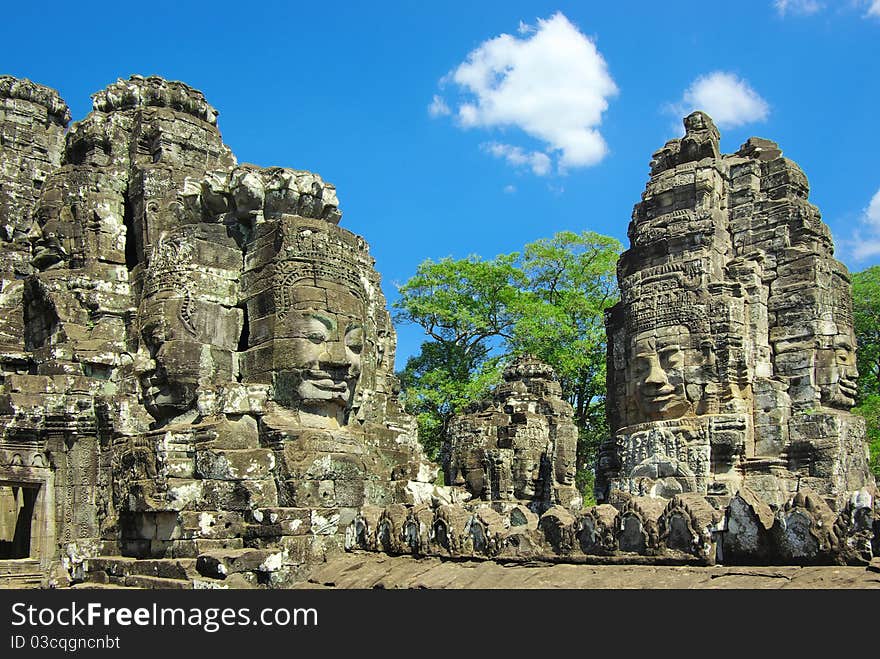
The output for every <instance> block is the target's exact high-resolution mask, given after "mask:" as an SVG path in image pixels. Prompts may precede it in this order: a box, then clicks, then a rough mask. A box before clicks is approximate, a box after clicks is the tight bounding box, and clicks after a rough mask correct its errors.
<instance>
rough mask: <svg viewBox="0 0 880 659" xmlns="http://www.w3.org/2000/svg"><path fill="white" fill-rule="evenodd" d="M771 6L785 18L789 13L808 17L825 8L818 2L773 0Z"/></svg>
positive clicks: (816, 0)
mask: <svg viewBox="0 0 880 659" xmlns="http://www.w3.org/2000/svg"><path fill="white" fill-rule="evenodd" d="M773 6H774V7H776V11H777V12H779V15H780V16H785V15H786V14H787V13H789V12H791V13H792V14H800V15H802V16H809V15H810V14H815V13H817V12H819V11H822V9H824V8H825V5H824V4H823V3H821V2H818V0H773Z"/></svg>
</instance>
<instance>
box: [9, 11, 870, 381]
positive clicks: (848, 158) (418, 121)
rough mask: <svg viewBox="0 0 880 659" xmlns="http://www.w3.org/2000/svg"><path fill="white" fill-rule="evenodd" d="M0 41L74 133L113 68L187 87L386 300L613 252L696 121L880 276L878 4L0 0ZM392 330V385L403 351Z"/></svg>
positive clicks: (13, 70)
mask: <svg viewBox="0 0 880 659" xmlns="http://www.w3.org/2000/svg"><path fill="white" fill-rule="evenodd" d="M147 8H149V11H148V10H147ZM503 35H506V36H503ZM0 39H2V44H3V45H2V50H0V53H2V57H0V73H8V74H11V75H15V76H19V77H27V78H30V79H32V80H34V81H36V82H40V83H42V84H46V85H49V86H51V87H54V88H56V89H58V90H59V91H60V93H61V95H62V96H63V98H64V99H65V100H66V101H67V102H68V104H69V105H70V107H71V112H72V115H73V118H74V120H77V119H82V118H83V117H84V116H85V115H86V114H87V112H88V111H89V110H90V107H91V101H90V99H89V95H90V94H92V93H94V92H96V91H98V90H100V89H102V88H103V87H105V86H106V85H108V84H109V83H111V82H113V81H114V80H116V79H117V78H119V77H122V78H127V77H128V76H129V75H131V74H133V73H138V74H142V75H151V74H156V75H161V76H164V77H167V78H170V79H176V80H182V81H184V82H186V83H188V84H190V85H192V86H193V87H196V88H198V89H200V90H202V91H203V92H204V93H205V95H206V97H207V99H208V101H209V102H210V103H211V104H212V105H214V106H215V107H216V108H217V109H218V110H219V111H220V117H219V126H220V130H221V132H222V133H223V136H224V139H225V141H226V142H227V144H229V145H230V146H231V147H232V149H233V151H234V152H235V154H236V156H237V157H238V159H239V162H251V163H255V164H258V165H262V166H270V165H277V166H284V167H294V168H299V169H309V170H311V171H314V172H317V173H319V174H320V175H321V176H322V177H323V178H324V179H325V180H327V181H330V182H332V183H334V184H336V186H337V187H338V190H339V198H340V203H341V208H342V210H343V213H344V215H343V219H342V225H343V226H345V227H346V228H348V229H349V230H351V231H354V232H356V233H359V234H361V235H363V236H364V237H365V238H366V239H367V240H368V241H369V243H370V245H371V249H372V252H373V255H374V256H375V258H376V261H377V268H378V270H379V272H380V273H381V274H382V276H383V285H384V289H385V293H386V295H387V296H388V298H389V301H392V300H394V299H395V298H396V288H395V284H399V283H402V282H404V281H405V280H406V279H407V278H408V277H409V276H410V275H412V273H413V272H414V271H415V268H416V266H417V265H418V264H419V263H420V262H421V261H422V260H424V259H425V258H429V257H430V258H433V259H438V258H441V257H444V256H453V257H456V258H458V257H464V256H467V255H468V254H479V255H481V256H484V257H491V256H494V255H496V254H498V253H501V252H510V251H515V250H517V249H520V248H521V247H522V246H523V244H525V243H527V242H529V241H532V240H535V239H538V238H543V237H549V236H551V235H552V234H553V233H555V232H556V231H560V230H563V229H566V230H574V231H581V230H585V229H589V230H593V231H597V232H600V233H604V234H608V235H611V236H615V237H616V238H618V239H619V240H621V242H623V243H624V245H626V244H627V241H626V228H627V223H628V221H629V217H630V213H631V211H632V207H633V204H634V203H636V202H637V201H638V200H639V195H640V194H641V192H642V190H643V188H644V184H645V182H646V180H647V173H648V162H649V161H650V157H651V153H652V152H653V151H654V150H656V149H657V148H659V147H660V146H662V145H663V143H664V142H665V141H666V140H667V139H670V138H672V137H676V136H678V135H680V134H681V132H682V130H681V122H680V120H681V116H682V115H683V114H684V113H686V112H687V111H688V110H690V109H692V107H694V106H696V105H699V106H700V107H701V109H706V110H708V111H709V112H710V114H713V116H714V117H715V119H716V122H717V123H719V127H720V128H721V132H722V149H723V150H724V151H726V152H731V151H735V150H736V149H737V148H738V147H739V145H740V144H742V143H743V142H744V141H745V140H746V139H747V138H748V137H749V136H751V135H758V136H761V137H766V138H768V139H772V140H774V141H776V142H778V143H779V145H780V146H781V148H782V149H783V151H784V153H785V154H786V155H787V156H788V157H790V158H793V159H794V160H795V161H797V162H798V163H799V164H800V165H801V167H802V168H803V169H804V171H805V172H806V174H807V176H808V178H809V180H810V183H811V186H812V196H811V199H812V201H813V202H814V203H815V204H817V205H818V206H819V208H820V209H821V210H822V213H823V217H824V219H825V221H826V222H827V223H828V224H829V226H830V227H831V230H832V232H833V234H834V236H835V240H836V242H837V245H838V250H837V255H838V258H840V259H841V260H842V261H844V263H846V264H847V266H848V267H849V268H850V269H851V270H853V271H857V270H862V269H864V268H866V267H868V266H871V265H876V264H878V263H880V167H878V165H877V160H878V153H880V130H878V129H877V120H878V105H880V0H837V1H832V0H827V1H820V0H744V1H742V2H737V3H714V2H713V3H707V2H699V1H691V0H667V1H666V2H663V3H658V2H647V1H646V2H637V1H631V2H617V3H611V2H585V1H583V0H581V1H580V2H553V3H546V2H520V1H516V0H507V1H504V2H488V1H486V2H473V1H472V2H443V3H424V2H415V1H414V2H378V1H374V2H353V1H352V2H328V1H324V2H302V3H301V2H280V3H278V2H260V3H249V4H246V3H241V2H228V3H227V2H212V3H204V2H200V3H186V2H164V1H154V2H150V3H130V4H125V5H118V4H115V3H113V4H111V3H93V2H77V3H75V4H70V3H57V4H53V3H51V2H49V3H14V4H12V5H11V6H9V7H7V8H5V10H4V21H3V23H2V25H0ZM398 333H399V340H400V341H399V343H400V345H399V350H398V367H402V366H403V364H404V363H405V360H406V358H407V357H408V356H409V355H411V354H413V353H414V352H416V351H417V350H418V346H419V343H420V341H421V335H420V332H419V331H418V330H417V329H415V328H411V327H410V328H406V327H398Z"/></svg>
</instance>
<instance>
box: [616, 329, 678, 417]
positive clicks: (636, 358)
mask: <svg viewBox="0 0 880 659" xmlns="http://www.w3.org/2000/svg"><path fill="white" fill-rule="evenodd" d="M691 352H692V351H691V349H690V332H689V331H688V329H687V328H686V327H683V326H680V325H679V326H673V327H661V328H658V329H656V330H648V331H645V332H641V333H639V334H637V335H636V336H635V337H634V339H633V341H632V353H631V356H632V358H631V374H630V378H629V381H630V383H631V386H632V387H633V388H634V392H633V393H634V395H635V399H636V404H637V405H638V408H639V410H640V411H641V413H642V414H643V415H644V417H645V420H648V421H657V420H661V419H676V418H678V417H681V416H685V415H686V414H688V413H689V412H691V411H692V409H693V406H692V404H691V403H690V401H689V400H688V399H687V395H686V392H685V385H686V382H685V373H686V372H687V367H688V365H689V361H692V355H690V353H691Z"/></svg>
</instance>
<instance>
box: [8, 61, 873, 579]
mask: <svg viewBox="0 0 880 659" xmlns="http://www.w3.org/2000/svg"><path fill="white" fill-rule="evenodd" d="M93 101H94V102H93V111H92V112H91V113H90V114H89V115H88V117H86V118H85V119H84V120H82V121H80V122H78V123H75V124H73V125H72V126H71V127H70V128H69V129H68V128H67V124H68V121H69V112H68V109H67V106H66V105H65V104H64V102H63V101H62V100H61V99H60V98H59V96H58V94H57V93H55V92H54V91H53V90H51V89H48V88H46V87H42V86H40V85H36V84H34V83H31V82H29V81H27V80H17V79H14V78H11V77H8V76H2V77H0V156H2V160H0V220H2V221H0V310H2V313H0V417H2V430H0V586H8V585H13V586H39V585H44V586H45V585H54V586H63V585H69V584H77V583H80V582H86V583H91V584H94V583H98V584H109V585H113V586H127V587H183V588H193V587H230V586H232V587H253V586H263V587H284V586H287V585H290V584H291V583H293V582H295V581H297V580H300V579H302V578H303V577H304V575H305V574H307V573H308V571H309V570H310V569H311V567H312V566H314V565H315V564H316V563H318V562H321V561H323V560H324V559H325V558H326V557H327V556H329V555H332V554H333V553H335V552H339V551H340V550H342V548H343V546H345V547H347V548H348V549H352V550H357V549H361V550H370V551H383V552H389V553H396V554H415V555H420V556H424V555H436V556H446V557H449V556H452V557H457V558H472V559H480V560H492V559H498V558H503V559H504V560H508V561H518V560H519V561H533V560H543V561H556V562H559V561H564V562H572V563H578V562H591V563H603V562H605V563H613V562H625V563H633V562H636V563H638V562H642V563H654V564H659V563H674V564H684V563H696V564H704V565H705V564H711V563H714V562H716V561H722V562H726V563H752V564H756V563H757V564H761V563H796V564H797V563H801V564H804V563H820V564H821V563H831V562H836V563H844V562H848V563H859V562H864V561H866V560H869V559H870V558H871V557H872V556H877V555H880V503H878V496H877V494H878V493H877V490H876V486H875V484H874V482H873V480H872V478H871V476H870V472H869V471H868V468H867V460H866V447H865V442H864V425H863V423H862V422H861V421H860V420H859V419H858V418H857V417H855V416H853V415H852V414H851V413H850V408H851V406H852V404H853V398H854V392H855V378H856V375H857V374H856V372H855V359H854V350H855V345H854V343H855V342H854V337H853V329H852V310H851V306H852V305H851V297H850V288H849V277H848V274H847V272H846V270H845V268H844V267H843V266H842V265H841V264H840V263H839V262H837V261H836V260H835V259H834V258H833V253H832V244H831V237H830V234H829V232H828V229H827V227H826V226H825V225H824V224H823V223H822V222H821V220H820V217H819V213H818V210H817V209H816V208H815V207H814V206H812V205H811V204H810V203H809V202H808V201H807V194H808V186H807V181H806V178H805V176H804V175H803V173H802V172H801V171H800V169H798V168H797V166H796V165H795V164H794V163H792V162H791V161H789V160H786V159H785V158H783V157H782V155H781V152H780V151H779V149H778V148H777V147H776V145H774V144H773V143H771V142H768V141H766V140H760V139H756V138H752V139H750V140H749V141H748V142H747V143H746V144H745V145H744V146H743V147H742V148H741V149H740V150H739V151H738V152H737V153H736V154H733V155H722V154H721V153H720V150H719V135H718V132H717V130H716V129H715V127H714V125H713V124H712V121H711V119H709V117H707V116H706V115H704V114H703V113H694V114H692V115H691V116H689V117H687V118H686V119H685V128H686V135H685V136H684V137H683V138H682V139H680V140H673V141H671V142H669V143H668V144H667V145H666V146H665V147H664V148H663V149H661V150H660V151H658V152H657V153H656V154H655V156H654V160H653V162H652V171H651V179H650V181H649V183H648V188H647V190H646V192H645V194H644V196H643V199H642V201H641V203H639V204H638V205H637V206H636V209H635V212H634V214H633V220H632V223H631V225H630V240H631V247H630V249H629V250H628V251H627V252H626V253H625V254H624V255H623V257H622V259H621V261H620V265H619V282H620V289H621V302H620V304H619V305H617V306H616V307H615V308H614V309H613V310H612V311H611V312H610V313H609V315H608V317H607V329H608V338H609V341H608V343H609V356H608V385H609V386H608V409H609V419H610V422H611V427H612V430H613V437H612V438H610V439H609V441H608V442H607V443H606V444H605V445H604V446H603V449H602V453H601V456H600V461H599V467H598V473H597V481H596V482H597V491H596V495H597V498H598V500H599V504H598V505H596V506H591V507H588V508H582V499H581V496H580V494H579V493H578V492H577V490H576V488H575V486H574V483H573V477H574V471H575V455H576V443H577V432H576V428H575V426H574V424H573V422H572V411H571V408H570V406H569V405H568V404H567V403H566V402H565V401H564V400H562V398H561V390H560V386H559V384H558V382H557V381H556V379H555V376H554V375H553V372H552V369H550V368H549V367H548V366H547V365H545V364H542V363H540V362H538V361H536V360H534V359H533V358H530V357H521V358H519V359H517V360H515V361H513V362H512V363H511V364H510V365H509V367H508V368H507V370H506V371H505V373H504V383H503V384H502V385H500V386H499V387H498V388H497V390H496V391H495V392H493V395H492V398H491V400H487V401H485V402H484V403H482V404H481V405H479V406H477V407H476V408H475V409H473V410H471V411H470V412H469V413H467V414H464V415H461V416H459V417H458V418H456V419H455V420H454V422H453V423H452V424H451V430H450V433H449V437H448V438H447V446H446V450H445V464H444V468H445V472H446V473H445V476H446V482H447V483H450V485H448V486H444V487H438V486H435V485H434V479H435V476H436V475H437V472H438V467H437V466H435V465H432V464H430V463H429V462H427V461H426V460H425V459H424V458H423V455H422V453H421V449H420V447H419V444H418V441H417V437H416V425H415V423H414V421H413V419H412V418H410V417H409V416H407V415H406V414H405V413H404V412H403V410H402V409H401V406H400V404H399V402H398V399H397V392H396V387H397V384H396V381H395V378H394V353H395V341H396V339H395V333H394V329H393V327H392V325H391V322H390V317H389V314H388V311H387V309H386V302H385V299H384V297H383V295H382V292H381V287H380V282H379V275H378V273H377V272H376V270H375V268H374V263H373V259H372V258H371V257H370V255H369V251H368V248H367V245H366V243H365V241H364V240H363V238H361V237H359V236H356V235H354V234H352V233H350V232H349V231H346V230H345V229H343V228H341V227H339V226H338V224H339V221H340V219H341V213H340V211H339V204H338V200H337V197H336V190H335V188H334V187H333V186H332V185H330V184H328V183H326V182H325V181H323V180H322V179H321V178H320V177H319V176H317V175H315V174H312V173H310V172H307V171H300V170H291V169H282V168H268V169H264V168H259V167H255V166H252V165H239V164H237V163H236V161H235V158H234V157H233V155H232V153H231V152H230V150H229V148H228V147H226V145H224V143H223V141H222V138H221V136H220V133H219V131H218V128H217V112H216V111H215V110H214V109H213V108H212V107H211V106H210V105H209V104H208V103H207V101H206V100H205V98H204V97H203V95H202V94H201V93H200V92H198V91H196V90H194V89H191V88H190V87H188V86H186V85H184V84H182V83H179V82H169V81H165V80H162V79H160V78H155V77H151V78H143V77H140V76H133V77H132V78H131V79H129V80H127V81H123V80H120V81H118V82H116V83H114V84H112V85H110V86H109V87H108V88H107V89H105V90H103V91H101V92H99V93H97V94H95V95H94V97H93Z"/></svg>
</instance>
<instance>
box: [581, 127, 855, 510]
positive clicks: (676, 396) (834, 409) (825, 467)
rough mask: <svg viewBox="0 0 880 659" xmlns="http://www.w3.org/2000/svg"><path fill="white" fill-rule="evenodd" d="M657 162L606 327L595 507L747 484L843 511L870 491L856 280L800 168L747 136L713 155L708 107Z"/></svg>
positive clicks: (760, 493) (778, 497) (724, 494)
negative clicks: (604, 407)
mask: <svg viewBox="0 0 880 659" xmlns="http://www.w3.org/2000/svg"><path fill="white" fill-rule="evenodd" d="M684 125H685V129H686V134H685V136H684V137H683V138H681V139H675V140H672V141H670V142H668V143H667V144H666V145H665V146H664V147H663V148H662V149H660V150H659V151H657V152H656V153H655V154H654V157H653V160H652V162H651V178H650V181H649V182H648V185H647V187H646V189H645V192H644V193H643V195H642V200H641V202H640V203H638V204H636V206H635V209H634V211H633V215H632V221H631V223H630V225H629V231H628V234H629V239H630V248H629V249H628V250H627V251H626V252H625V253H624V254H623V256H622V258H621V260H620V263H619V265H618V281H619V285H620V292H621V301H620V303H619V304H617V305H616V306H615V307H614V308H613V309H612V310H611V311H610V312H609V313H608V315H607V317H606V326H607V333H608V376H607V377H608V413H609V421H610V425H611V428H612V432H613V437H612V438H611V439H610V440H609V441H608V442H607V443H606V444H605V446H604V448H603V450H602V453H601V457H600V464H599V469H598V477H597V492H596V493H597V497H598V499H599V500H600V501H609V500H613V498H614V496H615V495H614V491H620V492H624V493H628V494H630V495H644V496H659V497H666V498H669V497H672V496H674V495H675V494H678V493H687V492H694V493H699V494H703V495H706V496H708V497H709V498H710V500H712V499H713V498H715V499H716V503H717V504H721V505H725V504H726V502H727V501H728V500H729V499H730V497H732V496H734V495H736V494H737V493H738V492H739V491H740V490H742V489H743V488H748V489H749V490H751V491H752V492H753V493H754V494H755V495H757V498H758V499H760V500H761V501H762V502H763V503H764V504H766V505H769V506H771V507H773V508H778V507H779V506H782V505H783V504H784V503H785V502H786V501H787V500H789V499H790V498H791V497H792V496H793V495H794V494H795V493H797V492H799V491H804V490H809V491H811V492H813V493H815V494H816V495H818V498H820V499H824V502H825V503H827V504H828V505H829V506H830V507H831V508H832V509H834V510H840V509H841V508H842V507H843V506H844V505H845V503H846V501H847V500H848V499H849V497H850V493H852V492H854V491H856V490H859V489H860V488H863V487H865V486H866V485H870V484H871V482H872V479H871V475H870V472H869V469H868V461H867V448H866V444H865V428H864V423H863V421H862V419H860V418H859V417H857V416H854V415H853V414H852V413H851V412H850V410H851V408H852V406H853V405H854V402H855V401H854V398H855V391H856V377H857V372H856V366H855V363H856V362H855V347H856V346H855V339H854V333H853V320H852V295H851V286H850V277H849V273H848V272H847V270H846V268H845V267H844V266H843V265H842V264H841V263H840V262H839V261H837V260H836V259H835V258H834V256H833V245H832V240H831V234H830V232H829V230H828V227H827V226H826V225H825V224H824V223H823V222H822V220H821V216H820V213H819V210H818V209H817V208H816V207H815V206H814V205H812V204H811V203H810V202H809V201H808V195H809V185H808V183H807V178H806V176H805V175H804V173H803V172H802V171H801V169H800V168H799V167H798V166H797V165H796V164H795V163H794V162H792V161H791V160H788V159H787V158H784V157H783V156H782V152H781V151H780V149H779V148H778V146H777V145H776V144H774V143H773V142H770V141H768V140H764V139H759V138H751V139H749V140H748V141H747V142H746V143H745V144H743V146H742V147H741V148H740V149H739V151H737V152H736V153H734V154H731V155H724V154H721V152H720V149H719V139H720V136H719V133H718V130H717V129H716V128H715V125H714V124H713V123H712V120H711V119H710V118H709V117H708V116H707V115H706V114H704V113H703V112H694V113H693V114H691V115H689V116H688V117H686V118H685V120H684Z"/></svg>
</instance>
